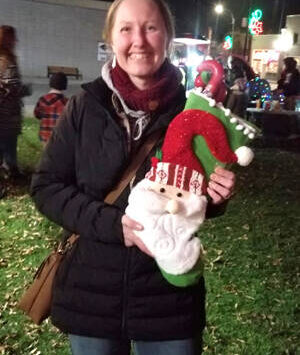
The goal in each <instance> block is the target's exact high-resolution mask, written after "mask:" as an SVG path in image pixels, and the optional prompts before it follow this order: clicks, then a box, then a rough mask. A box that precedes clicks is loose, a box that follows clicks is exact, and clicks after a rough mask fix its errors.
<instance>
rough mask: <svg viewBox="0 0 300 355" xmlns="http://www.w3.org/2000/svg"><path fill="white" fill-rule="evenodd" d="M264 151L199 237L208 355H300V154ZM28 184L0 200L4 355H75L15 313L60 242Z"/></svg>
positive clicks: (31, 139) (49, 330) (34, 142)
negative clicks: (223, 209) (203, 255)
mask: <svg viewBox="0 0 300 355" xmlns="http://www.w3.org/2000/svg"><path fill="white" fill-rule="evenodd" d="M37 124H38V122H37V121H35V120H34V119H31V118H27V119H26V120H25V122H24V131H23V134H22V136H21V138H20V144H19V161H20V164H21V166H22V168H23V169H24V170H25V171H26V172H27V173H28V175H30V173H31V172H32V170H33V168H34V166H35V164H36V163H37V161H38V159H39V156H40V153H41V144H40V143H39V141H38V137H37V130H38V126H37ZM258 143H259V142H258ZM258 143H256V148H254V149H255V155H256V157H255V161H254V162H253V163H252V165H251V166H250V167H248V168H237V169H236V173H237V175H238V184H237V188H236V193H235V195H234V197H233V198H232V200H231V201H230V202H229V204H228V207H227V211H226V214H225V215H224V216H222V217H218V218H215V219H211V220H208V221H206V223H205V225H204V226H203V227H202V228H201V232H200V233H201V238H202V241H203V243H204V245H205V248H206V251H207V254H206V271H205V275H206V286H207V329H206V332H205V336H204V343H205V344H204V355H213V354H214V355H284V354H287V355H299V354H300V339H299V300H300V293H299V264H300V262H299V261H300V260H299V255H300V251H299V241H298V239H299V238H298V232H299V230H300V213H299V211H300V187H299V186H300V183H299V182H300V152H299V153H296V152H288V151H284V150H280V149H271V148H262V147H260V148H259V147H258V146H259V145H260V144H258ZM260 146H261V145H260ZM28 182H29V178H28V180H26V181H24V182H23V183H19V184H18V185H17V186H11V185H9V186H8V192H7V195H6V196H5V197H4V198H3V199H2V200H0V237H1V250H0V270H1V273H0V282H1V287H0V307H1V316H0V354H5V355H9V354H10V355H24V354H25V355H27V354H28V355H38V354H42V355H52V354H53V355H54V354H55V355H57V354H59V355H65V354H70V351H69V347H68V343H67V341H66V338H65V336H64V335H62V334H60V333H59V332H58V331H57V330H56V329H55V328H54V327H53V326H52V325H51V324H50V322H48V321H46V322H45V323H44V324H43V325H42V326H40V327H39V326H35V325H33V324H32V323H31V322H30V321H29V320H28V319H27V318H26V317H25V316H24V315H23V314H22V313H21V312H20V311H19V310H17V309H16V307H15V306H16V303H17V300H18V298H19V297H20V295H21V293H22V292H23V290H24V287H25V285H26V284H27V283H28V282H29V281H30V280H31V278H32V275H33V273H34V271H35V269H36V267H37V266H38V265H39V263H40V262H41V260H42V259H43V257H44V256H45V255H46V254H47V253H48V251H49V250H51V248H52V247H53V245H55V243H56V242H57V240H58V235H59V232H60V229H59V228H58V227H57V226H55V225H54V224H52V223H50V222H49V221H47V220H46V219H45V218H44V217H43V216H41V215H40V214H39V213H38V212H37V211H36V210H35V207H34V206H33V204H32V202H31V199H30V197H29V196H28ZM87 355H88V354H87ZM153 355H155V354H153Z"/></svg>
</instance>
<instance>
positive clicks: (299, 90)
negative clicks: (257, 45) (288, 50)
mask: <svg viewBox="0 0 300 355" xmlns="http://www.w3.org/2000/svg"><path fill="white" fill-rule="evenodd" d="M283 63H284V69H283V71H282V73H281V77H280V79H279V80H278V87H277V90H278V91H279V92H280V93H283V94H284V96H285V97H286V99H285V108H286V109H288V110H294V108H295V96H297V95H300V73H299V70H298V69H297V62H296V60H295V59H294V58H293V57H287V58H284V60H283Z"/></svg>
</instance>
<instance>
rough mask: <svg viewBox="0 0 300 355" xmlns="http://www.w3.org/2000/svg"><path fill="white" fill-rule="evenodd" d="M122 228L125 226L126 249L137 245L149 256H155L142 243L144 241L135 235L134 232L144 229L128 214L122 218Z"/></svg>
mask: <svg viewBox="0 0 300 355" xmlns="http://www.w3.org/2000/svg"><path fill="white" fill-rule="evenodd" d="M121 222H122V226H123V236H124V244H125V246H126V247H132V246H134V245H136V246H137V247H138V248H139V249H140V250H141V251H142V252H143V253H145V254H148V255H149V256H152V257H153V255H152V254H151V252H150V251H149V249H148V248H147V247H146V245H145V244H144V243H143V242H142V240H141V239H140V238H139V237H138V236H137V235H136V234H135V233H134V231H142V230H143V229H144V227H143V226H142V225H141V224H139V223H138V222H136V221H134V220H133V219H131V218H129V217H128V216H127V215H126V214H124V215H123V217H122V220H121Z"/></svg>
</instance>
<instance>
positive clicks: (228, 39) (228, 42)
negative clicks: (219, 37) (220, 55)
mask: <svg viewBox="0 0 300 355" xmlns="http://www.w3.org/2000/svg"><path fill="white" fill-rule="evenodd" d="M231 48H232V37H231V36H226V37H225V41H224V43H223V49H225V50H229V49H231Z"/></svg>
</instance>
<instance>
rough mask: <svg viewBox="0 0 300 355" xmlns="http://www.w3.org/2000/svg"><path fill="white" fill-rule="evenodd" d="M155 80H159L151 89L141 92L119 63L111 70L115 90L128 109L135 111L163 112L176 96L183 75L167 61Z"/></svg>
mask: <svg viewBox="0 0 300 355" xmlns="http://www.w3.org/2000/svg"><path fill="white" fill-rule="evenodd" d="M155 78H157V80H156V82H155V84H154V85H153V86H152V87H151V88H149V89H146V90H139V89H138V88H137V87H136V86H135V85H134V84H133V83H132V81H131V80H130V78H129V76H128V74H127V73H126V72H125V71H124V70H123V69H122V68H121V67H120V66H119V65H118V63H117V64H116V66H115V67H114V68H113V69H112V70H111V79H112V82H113V84H114V86H115V88H116V89H117V90H118V91H119V93H120V95H121V96H122V98H123V100H124V101H125V102H126V104H127V105H128V107H129V108H131V109H132V110H135V111H138V110H141V111H144V112H153V111H161V110H163V109H164V108H165V107H166V106H167V104H168V103H169V102H170V100H172V98H174V97H175V96H176V94H177V90H178V88H179V85H180V82H181V74H180V72H179V70H178V69H177V68H176V67H175V66H174V65H172V64H171V63H170V62H169V61H168V60H165V62H164V63H163V65H162V66H161V68H160V69H159V70H158V72H157V73H156V74H155Z"/></svg>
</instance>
